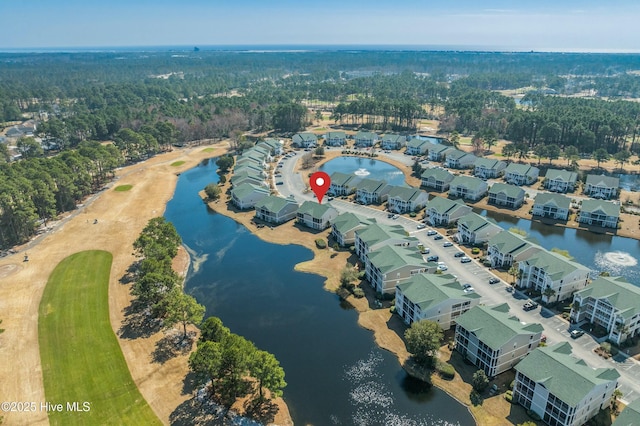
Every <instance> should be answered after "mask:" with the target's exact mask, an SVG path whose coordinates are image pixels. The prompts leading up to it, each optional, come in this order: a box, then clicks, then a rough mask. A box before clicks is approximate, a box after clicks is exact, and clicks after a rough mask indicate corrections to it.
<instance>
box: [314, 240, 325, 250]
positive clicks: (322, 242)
mask: <svg viewBox="0 0 640 426" xmlns="http://www.w3.org/2000/svg"><path fill="white" fill-rule="evenodd" d="M316 247H318V248H319V249H325V248H327V242H326V241H325V240H323V239H322V238H318V239H317V240H316Z"/></svg>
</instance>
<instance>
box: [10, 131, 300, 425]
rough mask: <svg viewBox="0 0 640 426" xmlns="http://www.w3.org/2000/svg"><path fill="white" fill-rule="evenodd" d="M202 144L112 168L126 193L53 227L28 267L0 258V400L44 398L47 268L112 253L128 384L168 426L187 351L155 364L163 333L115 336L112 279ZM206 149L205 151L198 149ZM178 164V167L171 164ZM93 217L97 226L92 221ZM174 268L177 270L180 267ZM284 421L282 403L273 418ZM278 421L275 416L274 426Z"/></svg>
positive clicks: (121, 300)
mask: <svg viewBox="0 0 640 426" xmlns="http://www.w3.org/2000/svg"><path fill="white" fill-rule="evenodd" d="M227 147H228V143H226V142H223V143H219V144H216V146H215V155H219V154H222V153H224V152H225V151H226V149H227ZM203 148H204V147H202V146H200V147H195V148H187V149H184V150H176V151H173V152H170V153H165V154H161V155H158V156H156V157H154V158H152V159H149V160H147V161H145V162H143V163H140V164H137V165H134V166H130V167H126V168H123V169H121V170H120V171H118V173H117V176H118V180H117V182H116V183H117V185H127V184H131V185H134V184H135V185H134V186H133V187H132V188H131V190H129V191H127V192H116V191H104V192H102V193H100V194H99V196H98V197H97V198H96V200H95V201H94V202H93V203H91V204H90V205H88V206H86V207H84V208H83V209H81V210H79V211H76V212H74V214H75V215H73V216H72V217H71V218H70V219H69V220H68V221H66V222H63V223H60V224H58V225H56V227H54V229H53V231H51V232H49V233H48V234H46V235H44V236H43V237H42V239H41V240H39V242H38V243H37V244H35V245H34V246H32V247H30V248H29V259H30V260H29V262H25V263H24V264H22V265H19V266H18V268H16V267H14V266H11V265H15V264H16V258H17V257H19V256H21V254H16V255H12V256H8V257H7V258H4V259H0V270H4V271H8V270H10V269H12V272H11V274H12V275H11V279H10V280H7V279H3V280H2V281H1V282H0V303H1V306H2V314H1V315H2V319H3V323H2V325H3V328H5V329H6V331H5V332H4V333H3V334H2V335H0V358H2V359H5V360H12V361H11V362H3V363H0V395H2V397H3V400H5V401H35V402H36V403H37V404H40V402H43V401H45V395H44V388H43V385H42V375H41V373H40V372H41V370H42V368H41V365H40V354H39V349H38V306H39V303H40V299H41V296H42V291H43V289H44V287H45V285H46V283H47V280H48V278H49V275H50V273H51V272H52V271H53V269H54V268H55V266H56V265H57V264H58V263H59V262H60V261H61V260H62V259H64V258H66V257H67V256H69V255H71V254H73V253H76V252H79V251H82V250H107V251H109V252H111V253H112V254H113V265H112V268H111V279H110V283H109V305H110V319H111V325H112V328H113V330H114V332H115V333H116V335H117V336H118V341H119V343H120V347H121V348H122V352H123V354H124V357H125V359H126V361H127V365H128V367H129V370H130V371H131V375H132V377H133V380H134V381H135V382H136V385H137V386H138V388H139V389H140V392H141V393H142V395H143V396H144V397H145V399H146V400H147V402H148V403H149V405H150V406H151V408H152V409H153V411H154V412H155V413H156V414H157V415H158V417H159V418H160V420H161V421H162V422H163V423H165V424H168V423H169V422H170V416H171V414H172V412H174V411H176V410H177V409H178V407H181V406H184V404H185V403H186V402H187V401H188V400H190V399H191V397H192V395H193V394H192V389H190V388H189V387H188V386H185V383H184V381H185V377H186V376H187V374H188V365H187V359H188V352H186V353H182V352H179V353H177V354H175V355H174V356H172V357H170V358H169V359H167V360H166V361H165V362H163V363H157V362H152V357H153V354H154V352H155V351H157V347H158V345H161V343H159V342H161V341H162V340H163V339H166V334H165V333H163V332H160V331H157V330H153V329H150V330H151V331H149V332H148V333H146V334H144V335H141V336H139V337H136V338H131V337H127V335H125V334H123V333H122V331H123V328H122V326H123V320H124V319H125V317H127V315H128V314H129V313H130V309H131V295H130V293H129V291H130V285H128V284H123V283H122V282H121V281H120V279H121V278H122V277H123V276H125V274H126V271H127V269H128V268H129V266H130V265H131V264H132V263H133V262H134V260H135V256H134V254H133V246H132V244H133V241H134V240H135V238H136V237H137V236H138V235H139V233H140V231H141V230H142V229H143V228H144V226H145V225H146V223H147V222H148V221H149V219H151V218H153V217H157V216H160V215H162V213H163V212H164V209H165V206H166V203H167V201H169V199H171V197H172V196H173V192H174V190H175V185H176V182H177V179H178V178H177V174H179V173H181V172H183V171H185V170H187V169H188V168H190V167H192V166H193V165H194V164H197V163H198V162H200V161H201V160H203V159H206V158H210V157H212V156H213V155H214V154H212V153H211V152H207V151H204V150H203ZM205 149H206V148H205ZM176 161H185V163H184V165H183V166H179V167H176V166H171V164H172V163H174V162H176ZM94 219H98V222H97V223H95V224H94ZM181 265H182V266H181ZM185 265H188V261H186V259H185V257H184V256H183V255H181V256H179V258H178V259H177V260H176V267H177V268H178V271H180V270H181V269H182V271H184V269H185ZM3 415H4V416H5V421H6V422H7V423H8V424H12V425H14V424H16V425H21V424H25V425H26V424H29V425H35V424H48V418H47V415H46V413H45V412H40V411H37V412H35V413H6V414H3ZM280 416H282V417H285V418H286V419H284V420H283V421H282V424H286V423H287V422H288V421H289V420H288V411H287V409H286V406H285V405H284V404H283V405H282V407H281V411H280V413H279V417H280ZM278 420H279V418H278V417H277V418H276V421H278Z"/></svg>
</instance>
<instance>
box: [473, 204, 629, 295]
mask: <svg viewBox="0 0 640 426" xmlns="http://www.w3.org/2000/svg"><path fill="white" fill-rule="evenodd" d="M478 213H479V214H481V215H483V216H488V217H491V218H493V219H494V220H496V222H497V223H498V225H500V226H501V227H502V228H504V229H509V228H513V227H515V228H520V229H522V230H524V231H526V232H527V234H528V235H529V236H530V237H533V238H535V239H536V240H538V243H539V244H540V245H541V246H543V247H544V248H546V249H547V250H551V249H552V248H554V247H555V248H559V249H563V250H567V251H568V252H569V254H570V255H571V256H573V257H574V258H575V261H576V262H578V263H581V264H583V265H585V266H587V267H589V268H592V269H594V270H597V271H608V272H609V273H610V274H611V275H616V276H617V275H622V276H623V277H625V278H626V279H627V281H629V282H631V283H634V284H635V285H638V286H640V267H639V266H638V262H637V259H638V257H640V241H638V240H634V239H631V238H624V237H617V236H613V235H603V234H596V233H593V232H589V231H583V230H578V229H573V228H562V227H555V226H549V225H545V224H543V223H540V222H535V221H530V220H526V219H518V218H516V217H513V216H509V215H508V214H502V213H496V212H493V211H485V210H483V211H481V212H478Z"/></svg>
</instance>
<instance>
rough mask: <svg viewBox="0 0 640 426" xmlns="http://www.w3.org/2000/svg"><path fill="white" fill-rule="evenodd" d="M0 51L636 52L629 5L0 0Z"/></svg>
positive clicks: (494, 0)
mask: <svg viewBox="0 0 640 426" xmlns="http://www.w3.org/2000/svg"><path fill="white" fill-rule="evenodd" d="M0 16H2V21H1V23H0V50H1V49H21V48H39V47H103V46H104V47H106V46H157V45H161V46H166V45H176V46H204V45H234V44H241V45H246V44H261V45H266V44H286V45H292V44H301V45H309V44H323V45H328V44H330V45H340V44H344V45H354V44H369V45H382V44H386V45H398V44H399V45H439V46H443V45H450V46H487V47H502V48H505V49H514V50H530V49H534V50H552V51H640V31H637V30H636V28H637V26H638V23H639V22H640V2H639V1H637V0H606V1H597V2H596V1H593V0H580V1H578V0H555V1H551V0H537V1H530V0H509V1H506V0H449V1H447V0H431V1H429V0H422V1H419V0H395V1H388V0H368V1H365V0H342V1H338V0H320V1H308V0H295V1H294V0H262V1H258V0H233V1H228V0H183V1H178V0H173V1H169V0H141V1H136V0H106V1H100V2H96V1H93V0H83V1H80V0H30V1H12V0H0Z"/></svg>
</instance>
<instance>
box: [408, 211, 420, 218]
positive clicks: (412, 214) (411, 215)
mask: <svg viewBox="0 0 640 426" xmlns="http://www.w3.org/2000/svg"><path fill="white" fill-rule="evenodd" d="M416 216H418V215H417V214H416V213H415V212H411V213H409V217H416Z"/></svg>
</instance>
